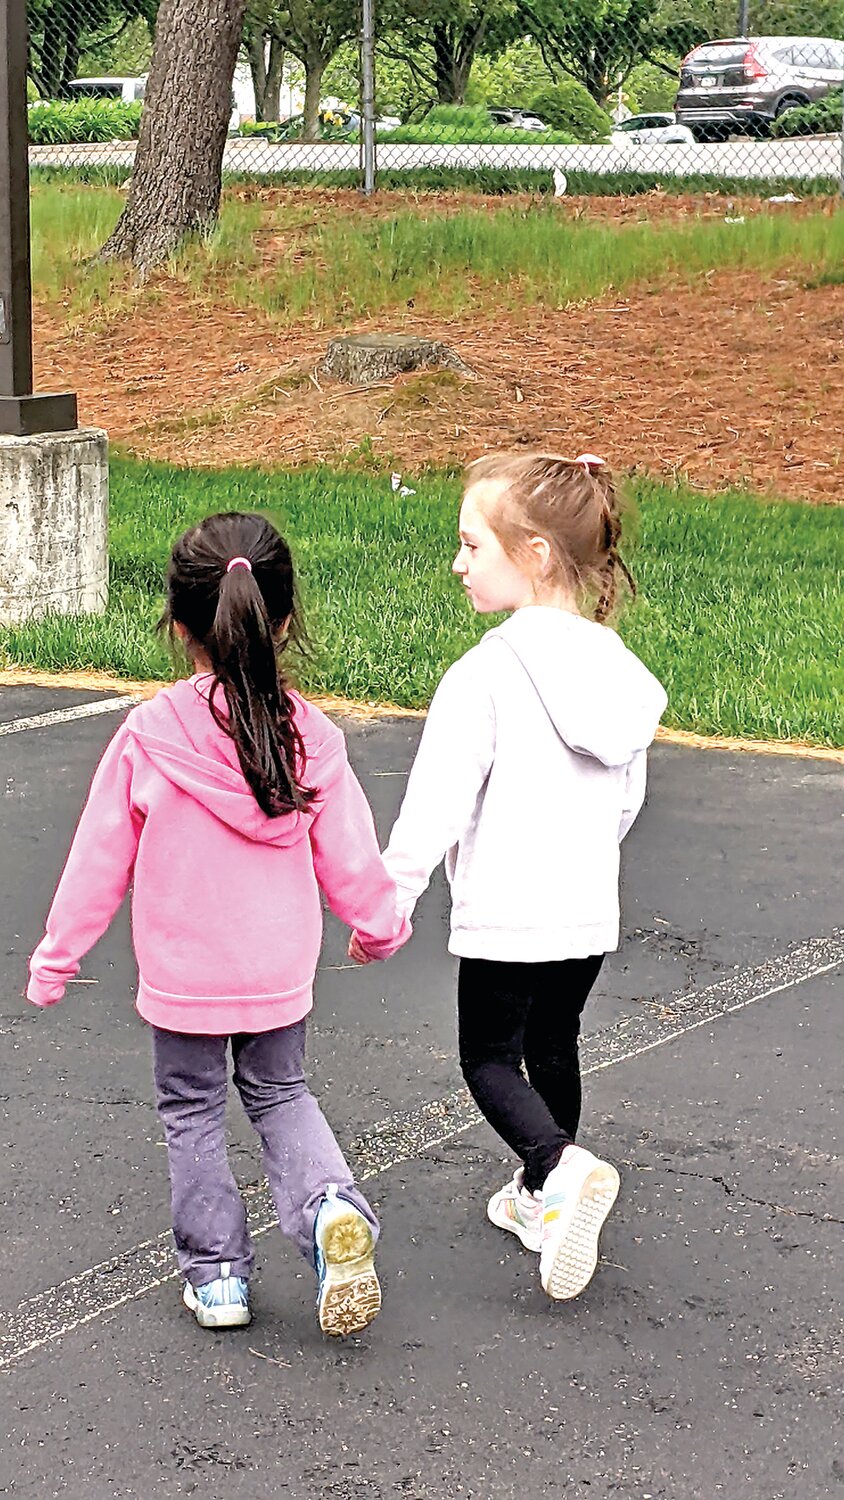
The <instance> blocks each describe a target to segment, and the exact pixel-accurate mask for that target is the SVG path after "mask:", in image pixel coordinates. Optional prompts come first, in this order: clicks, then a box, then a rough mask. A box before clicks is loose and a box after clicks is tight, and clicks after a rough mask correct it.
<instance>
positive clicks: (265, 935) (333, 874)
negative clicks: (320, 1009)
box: [28, 675, 410, 1035]
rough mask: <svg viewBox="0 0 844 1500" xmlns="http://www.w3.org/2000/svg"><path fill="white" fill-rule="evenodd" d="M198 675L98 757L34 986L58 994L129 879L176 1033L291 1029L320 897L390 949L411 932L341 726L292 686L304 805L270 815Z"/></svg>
mask: <svg viewBox="0 0 844 1500" xmlns="http://www.w3.org/2000/svg"><path fill="white" fill-rule="evenodd" d="M212 681H213V679H212V678H211V677H210V676H207V675H206V676H198V677H193V678H191V679H190V680H189V681H187V682H178V683H176V684H174V686H173V687H169V688H164V689H163V690H162V691H161V692H160V693H158V694H157V695H156V697H155V698H153V699H150V700H149V701H148V702H145V703H141V704H139V705H138V706H137V708H134V709H133V710H132V712H131V713H130V714H129V716H128V717H127V719H126V721H125V723H124V724H122V725H121V727H120V728H119V729H118V731H117V733H116V734H115V736H114V738H113V739H112V741H111V743H110V744H109V746H108V747H107V749H106V751H105V754H104V755H103V758H102V760H101V762H100V765H99V767H98V768H97V772H96V774H95V776H94V780H93V782H92V785H91V791H90V794H89V797H88V801H87V803H86V805H85V809H84V811H83V814H82V817H81V819H80V823H79V827H78V828H77V831H76V835H75V837H74V840H73V845H72V847H71V851H70V854H69V856H68V861H67V864H66V866H65V869H64V873H63V875H62V878H61V880H60V882H59V887H58V890H57V892H56V895H55V898H54V901H53V905H52V907H51V909H50V914H49V916H48V919H47V932H46V935H45V937H44V939H43V941H42V942H41V943H40V944H39V946H38V948H37V949H36V952H35V953H34V954H33V957H32V962H31V966H30V969H31V977H30V984H29V989H28V994H29V997H30V999H31V1000H33V1001H34V1003H35V1004H36V1005H52V1004H54V1003H55V1002H56V1001H57V1000H60V999H61V998H62V996H63V994H64V990H65V986H66V984H67V982H68V980H69V979H72V978H73V977H74V975H75V974H77V973H78V971H79V963H80V959H81V958H82V956H83V955H84V954H85V953H87V952H88V950H89V949H90V948H91V947H92V946H93V944H94V943H95V942H96V941H97V940H98V938H99V937H101V936H102V934H103V932H104V931H105V930H106V928H107V926H108V925H109V922H110V921H111V919H112V917H113V916H114V914H115V912H116V911H117V908H118V907H119V905H120V903H121V901H122V900H123V897H124V896H125V895H126V892H127V889H128V888H129V886H130V884H131V886H132V937H133V941H134V947H135V955H136V958H137V960H138V979H139V983H138V999H137V1006H138V1010H139V1011H140V1013H141V1015H142V1016H143V1017H144V1018H145V1019H146V1020H147V1021H150V1022H151V1023H152V1024H153V1025H155V1026H161V1027H163V1028H164V1029H165V1030H168V1031H178V1032H192V1033H202V1034H216V1035H230V1034H232V1033H234V1032H256V1031H269V1030H271V1029H273V1028H274V1027H278V1026H289V1025H292V1024H293V1023H294V1022H295V1021H298V1020H300V1019H301V1017H302V1016H303V1015H304V1014H305V1013H306V1011H307V1010H309V1009H310V1006H311V1001H312V988H313V979H314V972H315V969H316V964H317V959H318V956H319V949H320V942H321V939H322V903H321V899H320V898H321V896H322V897H324V898H325V900H326V902H327V904H328V905H329V907H330V908H331V910H332V911H333V912H334V914H335V916H337V917H339V919H340V920H341V922H343V923H345V924H347V925H348V926H349V927H353V928H355V929H356V930H357V931H358V932H359V934H360V937H361V941H362V942H363V944H364V946H365V948H366V951H367V952H368V953H369V954H370V955H371V956H372V957H376V958H386V957H388V956H389V954H390V953H393V952H395V950H396V948H398V947H400V945H401V944H402V943H403V942H404V941H405V940H406V939H407V937H408V936H409V935H410V924H409V921H408V919H407V917H406V916H404V915H403V913H400V912H399V911H398V908H397V895H396V887H395V883H394V881H393V879H392V877H391V876H390V875H389V873H388V871H387V869H386V866H385V865H384V861H383V860H382V858H381V854H380V852H379V848H378V841H377V838H376V834H375V827H374V825H373V821H372V814H371V812H370V809H369V804H368V803H367V800H366V797H365V796H364V793H363V790H362V788H361V787H360V784H359V783H358V781H357V779H356V777H355V775H354V772H353V771H352V768H351V766H350V765H349V761H348V757H347V755H346V743H345V740H344V738H343V735H342V733H341V731H340V730H339V729H338V728H337V726H336V725H335V724H332V723H331V721H330V720H329V719H328V718H326V716H325V714H323V713H321V712H320V710H319V709H318V708H316V707H315V706H314V705H313V704H310V703H307V702H306V701H305V700H304V699H302V698H301V697H299V695H298V694H293V695H292V697H293V704H294V712H295V716H296V726H297V729H298V730H299V733H300V734H301V736H302V741H303V744H304V748H305V762H306V769H305V780H306V782H307V784H308V785H309V786H312V787H314V788H315V789H316V791H317V793H318V795H317V797H316V798H315V799H314V801H313V802H312V803H311V804H310V805H309V806H308V808H307V809H306V810H305V811H303V812H293V813H289V814H284V815H282V816H281V817H277V818H270V817H267V816H266V814H264V813H263V812H262V811H261V809H260V808H259V807H258V805H257V803H256V801H255V798H254V796H253V794H252V792H251V790H250V789H249V786H248V784H247V782H246V780H245V778H244V776H243V772H242V771H241V769H240V764H239V761H238V758H237V750H236V749H235V745H234V741H233V740H232V739H231V738H230V737H229V736H228V735H227V734H226V732H225V730H224V728H222V727H221V726H220V725H219V724H218V723H217V722H216V721H215V719H214V717H213V714H212V713H211V709H210V705H209V701H208V697H209V692H210V689H211V686H212Z"/></svg>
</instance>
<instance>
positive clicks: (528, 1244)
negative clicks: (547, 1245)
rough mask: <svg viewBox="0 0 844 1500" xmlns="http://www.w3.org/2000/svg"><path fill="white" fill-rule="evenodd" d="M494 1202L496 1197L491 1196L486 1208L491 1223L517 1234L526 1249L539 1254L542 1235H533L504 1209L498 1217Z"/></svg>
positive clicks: (497, 1227)
mask: <svg viewBox="0 0 844 1500" xmlns="http://www.w3.org/2000/svg"><path fill="white" fill-rule="evenodd" d="M494 1203H495V1199H494V1198H490V1200H489V1203H488V1204H487V1209H486V1216H487V1218H488V1219H489V1222H490V1224H494V1225H495V1227H496V1229H506V1230H508V1231H509V1232H510V1234H515V1235H516V1237H517V1239H520V1240H521V1242H522V1244H523V1245H524V1247H525V1249H526V1250H532V1251H533V1253H534V1254H535V1255H538V1254H539V1251H540V1249H541V1248H542V1237H541V1235H540V1234H535V1235H533V1237H531V1235H530V1233H529V1231H528V1230H526V1229H524V1228H523V1227H522V1225H521V1224H518V1223H517V1222H516V1220H515V1219H511V1218H510V1217H509V1215H508V1214H506V1213H505V1212H504V1210H503V1209H502V1210H501V1213H500V1215H499V1216H498V1217H496V1210H495V1209H494V1208H493V1204H494Z"/></svg>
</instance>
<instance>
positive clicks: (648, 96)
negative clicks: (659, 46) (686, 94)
mask: <svg viewBox="0 0 844 1500" xmlns="http://www.w3.org/2000/svg"><path fill="white" fill-rule="evenodd" d="M679 71H680V69H679V65H678V67H677V71H676V72H675V73H666V72H664V71H663V69H662V68H658V67H656V65H655V64H654V63H637V64H636V66H635V68H631V70H630V72H629V73H628V75H627V81H626V83H625V84H624V86H623V89H622V94H623V96H624V102H625V103H626V105H627V108H628V109H629V110H630V112H631V114H634V115H638V114H652V113H654V112H656V111H662V110H669V109H673V108H674V100H675V99H676V98H677V89H678V87H679Z"/></svg>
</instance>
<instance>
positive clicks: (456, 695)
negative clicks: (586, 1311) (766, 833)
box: [349, 453, 666, 1300]
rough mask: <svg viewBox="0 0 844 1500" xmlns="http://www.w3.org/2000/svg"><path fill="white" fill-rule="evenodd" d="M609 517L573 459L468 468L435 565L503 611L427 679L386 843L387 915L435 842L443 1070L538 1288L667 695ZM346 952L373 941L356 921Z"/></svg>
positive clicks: (548, 1259)
mask: <svg viewBox="0 0 844 1500" xmlns="http://www.w3.org/2000/svg"><path fill="white" fill-rule="evenodd" d="M620 535H621V519H620V515H619V507H618V503H617V499H616V495H615V491H614V488H613V484H612V480H611V477H610V474H609V471H608V470H607V468H606V466H605V465H604V463H603V461H602V460H601V459H599V458H595V457H594V456H593V455H590V454H584V455H583V456H582V457H581V458H578V459H566V458H559V457H556V456H555V455H552V454H546V453H503V454H497V455H490V456H488V457H485V458H482V459H479V460H478V461H477V462H476V463H474V464H472V465H471V466H470V468H469V470H468V475H467V483H466V488H465V493H464V498H463V504H462V506H461V510H460V550H459V551H458V553H457V557H456V558H455V561H454V565H453V568H454V572H455V573H456V574H457V575H458V576H459V577H460V578H461V579H462V582H463V586H464V588H465V590H466V593H467V595H468V598H469V599H470V601H471V603H472V605H473V607H474V609H475V610H476V611H477V612H478V613H479V614H492V613H500V612H506V613H508V614H509V616H510V618H509V619H508V620H507V621H506V622H505V623H504V624H503V625H499V626H498V627H497V628H495V629H493V630H490V631H488V633H487V634H486V635H485V636H484V637H483V639H482V640H481V642H480V644H479V645H477V646H475V647H473V648H472V649H471V650H470V651H467V652H466V654H465V656H463V657H461V658H460V660H459V661H457V662H455V664H454V666H452V667H451V668H450V669H449V670H448V671H447V672H446V674H445V676H444V677H443V679H442V682H441V683H440V685H439V687H438V688H437V691H436V694H435V696H434V699H433V702H432V704H431V708H430V711H429V714H428V718H427V722H426V725H425V730H424V733H423V735H422V740H421V743H420V746H419V751H418V754H417V756H416V760H415V763H414V766H413V769H412V771H411V774H410V779H409V782H408V787H407V792H406V795H405V799H404V802H403V804H402V808H401V812H400V814H399V817H398V820H397V822H396V824H395V827H394V828H393V832H392V835H391V838H390V842H389V846H388V849H387V851H386V856H385V857H386V861H387V864H388V866H389V868H390V871H391V873H392V874H393V876H394V877H395V880H396V882H397V885H398V889H399V896H400V900H401V902H402V905H403V907H404V910H405V912H406V913H407V914H409V913H410V912H411V911H412V909H413V907H414V905H415V903H416V901H417V900H418V898H419V896H420V895H421V893H422V891H423V890H424V889H425V887H426V886H427V884H428V881H429V879H430V876H431V872H432V871H433V869H434V868H435V866H436V865H438V864H439V862H440V860H441V859H442V858H443V856H444V855H445V856H446V872H447V875H448V879H449V882H450V885H451V892H452V916H451V940H450V943H449V948H450V951H451V952H452V953H455V954H457V955H458V956H459V958H460V967H459V979H458V1029H459V1046H460V1062H461V1066H462V1069H463V1075H464V1077H465V1079H466V1083H467V1084H468V1086H469V1089H470V1090H471V1093H472V1095H473V1097H474V1099H475V1100H476V1102H477V1104H478V1106H479V1108H480V1109H481V1111H482V1112H483V1114H484V1115H485V1117H486V1119H487V1120H488V1121H489V1123H490V1124H491V1125H492V1126H493V1128H494V1129H495V1130H497V1131H498V1133H499V1135H501V1136H502V1137H503V1139H504V1140H505V1141H506V1142H507V1144H508V1145H509V1146H510V1147H511V1148H512V1150H513V1151H514V1152H515V1153H516V1155H517V1156H518V1157H519V1158H520V1160H521V1165H520V1166H519V1168H518V1170H517V1172H516V1174H515V1177H514V1178H513V1181H512V1182H510V1183H508V1184H507V1186H506V1187H504V1188H502V1189H501V1190H500V1192H497V1193H496V1194H495V1195H494V1196H493V1197H492V1198H491V1200H490V1203H489V1208H488V1213H489V1217H490V1219H491V1220H492V1222H493V1224H496V1225H498V1226H499V1227H500V1228H502V1229H507V1230H510V1231H511V1232H513V1233H514V1234H516V1235H518V1237H519V1239H520V1240H521V1241H522V1243H523V1244H524V1245H525V1246H526V1247H527V1248H528V1249H531V1250H535V1251H539V1252H540V1278H541V1281H542V1286H543V1287H544V1289H545V1291H546V1292H547V1293H548V1295H549V1296H551V1297H553V1298H554V1299H557V1300H561V1299H565V1298H569V1297H574V1296H576V1295H577V1294H578V1293H579V1292H580V1291H582V1290H583V1288H584V1287H585V1286H586V1284H587V1283H588V1281H589V1280H590V1278H591V1276H592V1273H593V1271H594V1269H595V1266H596V1264H597V1258H598V1236H599V1233H600V1230H601V1227H602V1225H603V1223H604V1220H605V1218H606V1216H607V1214H608V1213H609V1211H610V1209H611V1207H612V1205H613V1203H614V1201H615V1198H616V1195H617V1193H618V1188H619V1176H618V1172H617V1171H616V1169H615V1167H613V1166H611V1165H610V1164H609V1163H608V1162H603V1161H601V1160H599V1159H598V1158H597V1157H596V1156H593V1155H592V1154H591V1152H589V1151H586V1150H584V1149H583V1148H582V1147H580V1146H577V1145H575V1135H576V1132H577V1127H578V1123H579V1117H580V1069H579V1062H578V1033H579V1029H580V1015H581V1012H582V1010H583V1007H584V1005H585V1002H586V999H587V996H588V994H589V991H590V990H591V988H592V986H593V984H594V983H595V980H596V978H597V976H598V972H599V970H600V968H601V964H602V962H603V958H604V955H605V954H606V953H607V952H609V951H610V950H612V949H615V948H617V947H618V938H619V904H618V875H619V844H620V842H621V840H622V839H623V838H624V835H625V834H626V833H627V831H628V829H629V828H630V827H631V825H632V823H633V821H634V819H635V817H636V815H637V813H638V811H639V809H640V807H641V805H642V802H643V799H644V794H645V763H646V754H647V748H648V746H649V745H650V743H651V741H652V739H653V737H654V734H655V732H656V728H657V725H658V723H659V719H660V716H661V714H662V712H663V710H664V708H665V704H666V696H665V693H664V691H663V689H662V687H661V686H660V684H659V682H657V680H656V678H655V677H653V676H652V675H651V673H650V672H649V671H648V670H647V668H646V667H644V666H643V664H642V663H641V662H640V661H639V659H638V658H637V657H636V656H634V655H633V653H632V652H631V651H629V650H627V648H626V647H625V646H624V645H623V643H622V641H621V640H620V638H619V637H618V635H616V633H615V632H614V631H613V630H611V629H608V628H607V627H606V625H605V624H604V623H603V622H604V621H605V620H606V619H607V617H608V616H609V614H610V613H611V611H612V609H613V606H614V604H615V602H616V595H617V592H618V586H619V581H620V580H621V581H623V582H625V583H626V584H627V585H628V586H629V588H630V589H631V590H632V588H633V581H632V579H631V577H630V574H629V572H628V570H627V568H626V566H625V564H624V562H623V561H622V559H621V557H620V555H619V551H618V545H619V540H620ZM587 611H588V613H587ZM589 614H591V616H592V618H589ZM349 951H350V954H351V956H352V957H353V958H355V959H356V960H357V961H358V962H368V961H369V958H370V957H371V956H376V955H373V954H370V953H368V952H367V950H366V946H365V943H364V941H363V940H362V939H361V938H360V936H359V935H358V934H353V937H352V941H351V944H350V950H349Z"/></svg>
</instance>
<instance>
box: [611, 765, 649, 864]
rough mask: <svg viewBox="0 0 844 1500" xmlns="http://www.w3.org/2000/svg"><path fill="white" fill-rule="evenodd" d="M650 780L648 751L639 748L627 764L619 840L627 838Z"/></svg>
mask: <svg viewBox="0 0 844 1500" xmlns="http://www.w3.org/2000/svg"><path fill="white" fill-rule="evenodd" d="M647 781H648V752H647V750H637V751H636V754H635V755H634V756H633V758H632V760H630V761H628V764H627V775H626V778H625V783H624V802H623V805H622V809H621V822H620V824H619V828H618V842H619V843H621V841H622V839H623V838H626V836H627V834H628V833H629V832H630V829H631V828H632V827H633V824H634V823H635V821H636V819H637V818H638V816H639V813H640V812H641V810H642V803H643V802H644V800H645V789H646V787H647Z"/></svg>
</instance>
